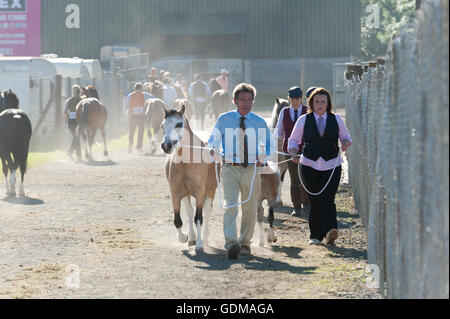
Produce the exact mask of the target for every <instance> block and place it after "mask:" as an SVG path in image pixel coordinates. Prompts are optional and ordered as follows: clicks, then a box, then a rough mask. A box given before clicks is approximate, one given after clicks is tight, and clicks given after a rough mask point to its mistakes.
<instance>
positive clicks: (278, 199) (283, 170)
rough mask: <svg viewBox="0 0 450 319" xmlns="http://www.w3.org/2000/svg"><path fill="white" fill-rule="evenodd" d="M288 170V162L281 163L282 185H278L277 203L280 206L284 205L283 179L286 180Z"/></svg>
mask: <svg viewBox="0 0 450 319" xmlns="http://www.w3.org/2000/svg"><path fill="white" fill-rule="evenodd" d="M286 172H287V164H286V163H283V164H281V165H280V178H281V182H280V185H279V186H278V194H277V204H278V205H280V206H282V205H283V200H282V199H281V190H282V188H283V181H284V176H285V175H286Z"/></svg>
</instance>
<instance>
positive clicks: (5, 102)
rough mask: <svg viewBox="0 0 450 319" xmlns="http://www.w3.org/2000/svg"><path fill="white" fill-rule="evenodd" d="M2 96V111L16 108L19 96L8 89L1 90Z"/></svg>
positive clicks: (0, 106)
mask: <svg viewBox="0 0 450 319" xmlns="http://www.w3.org/2000/svg"><path fill="white" fill-rule="evenodd" d="M2 95H3V97H0V100H2V101H0V108H1V109H2V111H3V110H4V109H18V108H19V98H18V97H17V95H16V94H15V93H14V92H13V91H11V89H9V90H8V91H5V92H3V94H2Z"/></svg>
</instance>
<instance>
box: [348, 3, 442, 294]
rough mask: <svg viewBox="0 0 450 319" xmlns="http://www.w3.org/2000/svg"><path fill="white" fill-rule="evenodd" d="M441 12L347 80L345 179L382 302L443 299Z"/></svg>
mask: <svg viewBox="0 0 450 319" xmlns="http://www.w3.org/2000/svg"><path fill="white" fill-rule="evenodd" d="M448 4H449V2H448V0H429V1H424V2H423V4H422V9H421V10H419V11H418V13H417V18H416V20H415V21H414V23H412V24H411V25H409V26H407V27H405V28H404V29H403V30H402V31H401V32H400V33H399V34H397V35H395V36H394V37H393V38H392V40H391V43H390V45H389V49H388V52H387V56H386V57H385V58H380V59H378V61H376V62H371V63H369V64H368V65H349V66H348V68H347V72H346V117H347V125H348V127H349V131H350V134H351V136H352V139H353V146H352V147H351V148H350V149H349V151H348V152H347V155H348V159H349V179H350V184H351V186H352V189H353V193H354V201H355V206H356V207H357V210H358V212H359V213H360V215H361V217H362V219H363V221H364V224H365V226H366V229H367V234H368V258H369V263H370V264H374V265H377V266H378V269H379V271H380V272H379V275H380V281H379V282H380V289H381V292H382V293H383V294H384V295H385V296H386V297H387V298H448V297H449V245H448V242H449V236H448V235H449V218H448V215H449V153H448V152H449V124H448V122H449V120H448V118H449V117H448V116H449V91H448V87H449V78H448V70H449V48H448V45H449V33H448V27H449V19H448V9H449V8H448Z"/></svg>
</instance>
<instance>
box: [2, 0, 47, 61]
mask: <svg viewBox="0 0 450 319" xmlns="http://www.w3.org/2000/svg"><path fill="white" fill-rule="evenodd" d="M0 55H4V56H40V55H41V0H0Z"/></svg>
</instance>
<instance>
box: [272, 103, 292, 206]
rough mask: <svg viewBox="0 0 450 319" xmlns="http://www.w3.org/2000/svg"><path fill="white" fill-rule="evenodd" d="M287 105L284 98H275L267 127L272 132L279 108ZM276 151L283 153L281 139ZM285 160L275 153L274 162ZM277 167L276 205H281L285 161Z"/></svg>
mask: <svg viewBox="0 0 450 319" xmlns="http://www.w3.org/2000/svg"><path fill="white" fill-rule="evenodd" d="M289 105H290V103H289V101H288V100H286V99H279V98H276V99H275V104H274V106H273V109H272V117H271V121H270V125H269V128H270V130H271V132H272V133H273V131H274V130H275V128H276V126H277V123H278V118H279V117H280V112H281V110H283V109H284V108H285V107H289ZM277 151H278V152H281V153H283V143H282V142H281V141H278V145H277ZM285 160H286V157H285V156H284V155H281V154H278V153H277V155H276V162H281V161H285ZM278 169H279V171H280V180H281V182H280V185H279V188H278V198H277V205H283V201H282V200H281V189H282V187H283V182H284V177H285V175H286V172H287V170H288V166H287V163H286V162H284V163H281V164H278Z"/></svg>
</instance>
